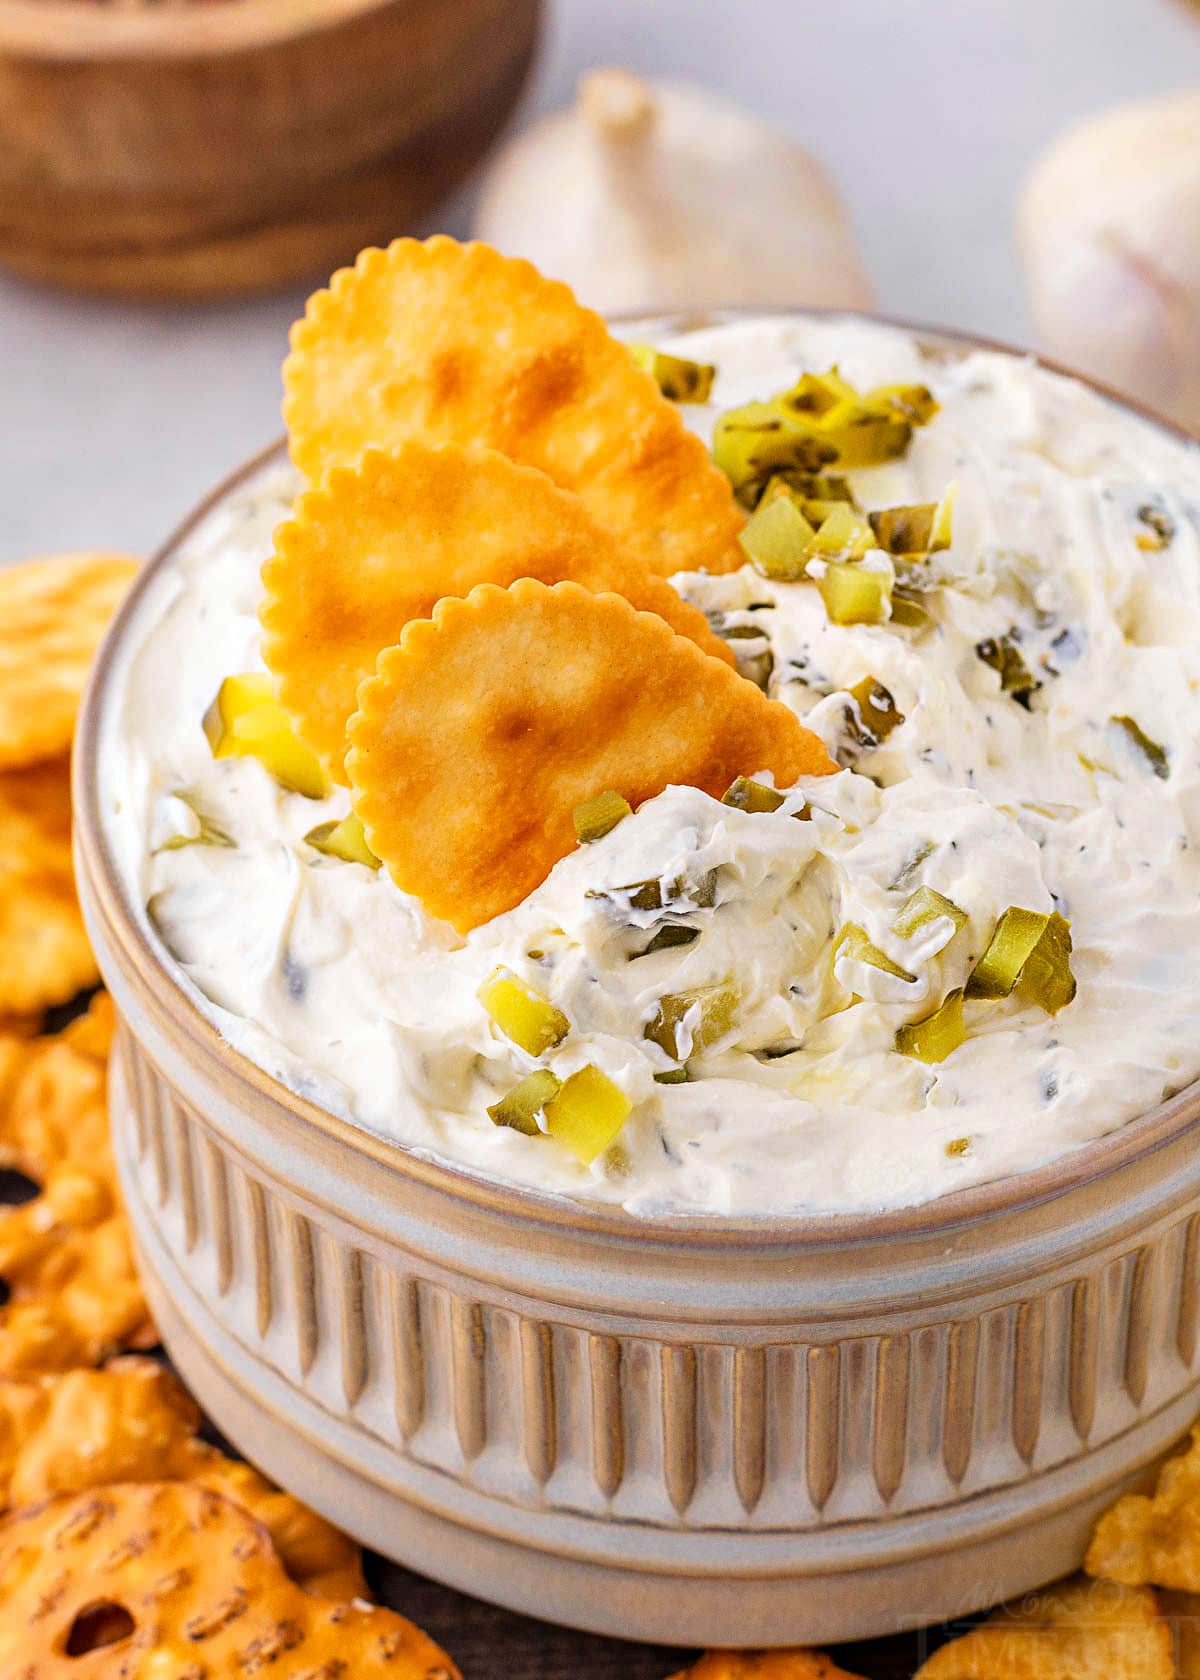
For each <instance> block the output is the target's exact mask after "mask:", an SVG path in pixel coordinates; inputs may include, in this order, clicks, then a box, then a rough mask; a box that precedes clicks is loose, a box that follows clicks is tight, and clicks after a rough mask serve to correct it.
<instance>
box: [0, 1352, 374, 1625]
mask: <svg viewBox="0 0 1200 1680" xmlns="http://www.w3.org/2000/svg"><path fill="white" fill-rule="evenodd" d="M199 1427H200V1410H199V1407H198V1406H197V1405H196V1403H195V1401H194V1400H193V1399H192V1397H191V1395H189V1394H188V1392H187V1390H186V1389H185V1388H184V1387H183V1385H182V1383H180V1381H179V1379H178V1378H177V1377H176V1376H174V1375H173V1374H172V1373H171V1372H170V1371H168V1370H167V1369H166V1368H165V1367H164V1366H162V1365H160V1364H159V1363H158V1361H157V1360H155V1359H146V1358H139V1357H138V1356H136V1355H129V1356H126V1357H125V1358H121V1359H114V1360H112V1361H110V1363H109V1364H108V1365H106V1366H104V1368H103V1369H101V1370H98V1371H91V1370H73V1371H64V1372H61V1373H56V1374H54V1375H46V1376H35V1377H24V1378H17V1377H7V1378H0V1509H3V1508H4V1507H6V1506H7V1507H11V1506H22V1505H32V1504H33V1503H34V1501H35V1500H39V1499H48V1498H52V1497H54V1496H55V1495H58V1494H64V1493H82V1492H84V1491H85V1490H86V1489H87V1488H98V1487H103V1486H105V1485H106V1484H107V1483H110V1482H175V1481H188V1482H193V1483H195V1484H196V1485H197V1486H198V1487H205V1488H208V1489H209V1490H210V1491H211V1492H213V1493H219V1494H221V1495H222V1496H223V1497H224V1498H226V1499H231V1500H232V1501H233V1503H234V1504H235V1505H240V1506H241V1507H242V1509H243V1510H244V1511H248V1512H249V1513H250V1515H251V1516H252V1517H254V1518H255V1519H256V1520H257V1521H258V1522H261V1523H262V1524H263V1526H264V1527H265V1528H266V1530H267V1532H268V1534H269V1535H270V1536H271V1540H272V1542H273V1544H274V1546H275V1550H276V1551H277V1552H278V1553H279V1558H280V1562H281V1563H282V1564H283V1566H284V1568H285V1569H286V1570H287V1572H288V1574H289V1575H290V1576H291V1577H292V1579H293V1581H295V1582H296V1583H297V1584H298V1585H299V1586H302V1587H303V1588H304V1590H305V1591H306V1592H311V1593H315V1594H316V1595H317V1596H318V1597H322V1598H345V1599H350V1598H361V1597H365V1596H366V1590H367V1589H366V1583H365V1581H364V1579H363V1573H362V1562H361V1557H360V1553H359V1549H358V1547H357V1546H356V1545H355V1544H354V1542H353V1541H352V1540H351V1539H349V1538H348V1537H347V1536H346V1535H344V1534H342V1533H340V1532H339V1531H338V1530H337V1529H336V1528H334V1527H333V1525H332V1524H331V1523H327V1522H326V1521H325V1520H324V1518H323V1517H319V1516H317V1514H316V1512H315V1511H310V1510H309V1509H308V1507H307V1506H305V1505H302V1504H301V1503H300V1501H299V1500H297V1499H293V1498H292V1496H291V1494H288V1493H282V1492H281V1491H280V1490H279V1489H278V1488H276V1487H274V1486H273V1485H272V1484H271V1483H270V1482H268V1481H267V1479H266V1477H265V1476H261V1475H259V1473H258V1471H257V1470H255V1469H254V1468H253V1467H252V1466H251V1465H249V1464H242V1463H238V1462H237V1461H235V1460H234V1459H231V1458H227V1457H226V1456H225V1454H224V1453H222V1452H219V1451H218V1450H217V1448H216V1447H213V1446H210V1445H209V1444H208V1442H207V1441H201V1440H198V1439H197V1438H196V1431H197V1430H198V1429H199Z"/></svg>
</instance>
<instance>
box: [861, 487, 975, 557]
mask: <svg viewBox="0 0 1200 1680" xmlns="http://www.w3.org/2000/svg"><path fill="white" fill-rule="evenodd" d="M957 493H958V486H957V485H956V484H951V485H950V486H949V488H948V489H947V491H946V494H945V495H944V496H943V497H942V499H941V501H940V502H917V503H913V504H911V505H908V506H904V507H892V508H881V509H880V510H879V512H878V513H869V514H868V515H867V518H868V519H869V520H870V522H871V529H872V531H873V532H874V533H875V541H876V542H877V543H878V545H879V547H880V548H886V549H887V551H888V553H889V554H915V555H920V556H921V557H924V556H925V555H928V554H937V553H939V552H940V551H941V550H942V549H944V548H949V547H950V541H951V522H952V518H953V514H954V498H955V496H956V495H957Z"/></svg>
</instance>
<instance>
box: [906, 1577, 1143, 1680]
mask: <svg viewBox="0 0 1200 1680" xmlns="http://www.w3.org/2000/svg"><path fill="white" fill-rule="evenodd" d="M916 1680H1175V1666H1174V1662H1173V1660H1172V1648H1171V1633H1170V1629H1169V1628H1168V1626H1167V1624H1166V1622H1165V1621H1164V1620H1163V1618H1162V1616H1161V1615H1160V1614H1159V1608H1158V1604H1157V1602H1156V1600H1155V1597H1154V1594H1153V1593H1152V1592H1151V1591H1150V1589H1149V1588H1148V1587H1124V1586H1119V1585H1117V1584H1116V1583H1115V1582H1112V1581H1089V1580H1088V1579H1087V1577H1086V1576H1083V1575H1077V1576H1073V1577H1072V1578H1071V1579H1070V1580H1067V1581H1059V1582H1057V1583H1056V1584H1055V1585H1054V1586H1052V1587H1046V1588H1045V1589H1044V1590H1043V1591H1041V1592H1037V1593H1030V1594H1028V1596H1027V1597H1025V1598H1023V1599H1021V1600H1020V1601H1019V1602H1016V1603H1013V1604H1009V1605H1004V1606H1003V1607H1002V1608H1001V1609H999V1610H996V1611H995V1612H994V1613H993V1614H992V1615H991V1616H989V1618H988V1620H987V1621H986V1622H983V1623H981V1624H980V1626H979V1627H977V1628H972V1630H971V1632H970V1633H967V1634H964V1635H963V1637H962V1638H961V1639H954V1640H951V1642H950V1643H949V1644H948V1645H943V1646H942V1647H941V1648H940V1650H937V1651H935V1652H934V1653H933V1655H932V1656H931V1657H930V1658H929V1660H928V1661H927V1662H926V1663H925V1664H924V1665H923V1667H922V1668H921V1669H920V1670H919V1671H918V1673H917V1675H916Z"/></svg>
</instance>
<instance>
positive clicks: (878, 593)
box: [817, 560, 892, 624]
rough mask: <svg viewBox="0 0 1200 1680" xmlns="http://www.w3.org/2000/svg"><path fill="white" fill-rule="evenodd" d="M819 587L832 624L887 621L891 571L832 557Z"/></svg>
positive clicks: (819, 582) (818, 583)
mask: <svg viewBox="0 0 1200 1680" xmlns="http://www.w3.org/2000/svg"><path fill="white" fill-rule="evenodd" d="M817 588H818V589H819V590H820V592H821V599H822V601H824V603H825V611H826V612H827V613H828V615H829V621H830V623H831V624H885V623H886V622H887V618H888V610H889V607H890V605H891V599H892V577H891V573H890V572H883V571H880V572H876V571H873V570H870V569H869V568H868V567H866V566H861V565H855V564H854V563H853V562H852V561H845V560H831V561H830V562H829V564H828V565H827V566H826V568H825V571H824V573H823V575H822V576H821V577H819V578H818V579H817Z"/></svg>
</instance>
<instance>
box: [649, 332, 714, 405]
mask: <svg viewBox="0 0 1200 1680" xmlns="http://www.w3.org/2000/svg"><path fill="white" fill-rule="evenodd" d="M629 354H630V355H631V356H632V357H633V359H634V361H635V362H636V363H637V365H638V366H639V367H640V368H641V369H642V370H643V371H644V372H645V373H648V374H649V375H650V377H651V378H652V379H654V380H656V381H657V382H658V388H659V390H660V391H661V392H662V394H663V396H664V397H670V399H671V401H672V402H677V403H706V402H707V401H708V399H709V397H710V396H711V395H712V386H713V380H714V379H715V378H716V373H717V370H716V368H715V367H714V366H713V365H712V363H710V362H690V361H688V359H687V357H686V356H669V355H668V354H667V352H666V351H665V350H656V349H655V348H654V346H653V345H652V344H631V345H630V346H629Z"/></svg>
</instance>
